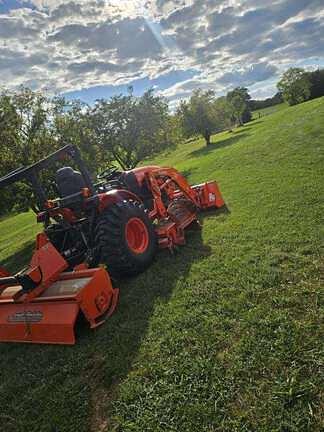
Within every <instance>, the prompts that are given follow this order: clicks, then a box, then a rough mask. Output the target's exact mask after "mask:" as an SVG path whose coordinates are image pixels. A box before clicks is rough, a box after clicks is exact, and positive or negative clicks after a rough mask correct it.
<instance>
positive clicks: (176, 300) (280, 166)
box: [0, 98, 324, 432]
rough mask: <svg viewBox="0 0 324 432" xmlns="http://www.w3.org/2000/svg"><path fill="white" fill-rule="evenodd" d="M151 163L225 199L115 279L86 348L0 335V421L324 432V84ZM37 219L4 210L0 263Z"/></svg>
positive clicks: (207, 431) (34, 426)
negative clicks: (111, 303) (320, 94)
mask: <svg viewBox="0 0 324 432" xmlns="http://www.w3.org/2000/svg"><path fill="white" fill-rule="evenodd" d="M154 162H157V163H161V164H165V165H173V166H176V167H177V168H178V169H180V170H181V171H183V172H184V173H185V174H186V175H187V176H188V178H189V179H190V181H191V182H201V181H203V180H211V179H216V180H217V181H218V182H219V184H220V187H221V190H222V192H223V195H224V199H225V200H226V202H227V205H228V208H229V213H227V214H225V213H223V214H221V215H215V214H213V213H208V214H206V215H203V216H202V218H201V221H202V224H203V228H202V231H193V232H190V233H188V236H187V240H188V241H187V245H186V246H184V247H182V248H181V249H180V251H179V253H177V254H176V255H174V256H172V255H170V254H168V253H166V252H161V253H160V254H159V255H158V257H157V259H156V261H155V263H154V264H153V266H152V267H151V268H150V269H149V270H148V271H146V272H145V273H144V274H142V275H140V276H139V277H137V278H134V279H131V280H128V281H123V282H122V283H120V285H119V286H120V288H121V299H120V304H119V307H118V309H117V311H116V313H115V314H114V315H113V317H112V318H111V319H110V320H109V321H107V322H106V324H105V325H104V326H102V327H101V328H99V329H98V330H97V331H90V330H88V329H87V328H82V329H80V331H79V333H80V334H79V337H78V343H77V345H76V346H74V347H59V346H35V345H33V346H26V345H16V344H11V345H9V344H8V345H7V344H1V345H0V430H1V431H6V432H10V431H18V432H19V431H28V432H29V431H41V432H54V431H59V432H65V431H71V432H72V431H78V432H85V431H87V432H88V431H93V432H97V431H119V432H124V431H125V432H126V431H127V432H146V431H150V432H160V431H161V432H162V431H177V432H187V431H188V432H189V431H190V432H216V431H219V432H223V431H224V432H235V431H245V432H248V431H249V432H252V431H256V432H270V431H271V432H275V431H278V432H279V431H280V432H296V431H298V432H299V431H300V432H305V431H311V432H316V431H318V432H319V431H320V430H323V429H322V428H323V426H324V418H323V417H324V416H323V385H324V380H323V354H324V353H323V298H322V296H321V293H322V294H323V270H324V261H323V256H324V250H323V249H324V230H323V225H324V216H323V215H324V169H323V167H324V98H321V99H317V100H313V101H310V102H307V103H304V104H301V105H298V106H295V107H285V108H283V109H281V110H280V111H279V112H277V113H273V114H271V115H267V116H264V117H262V118H260V119H257V120H254V121H253V122H251V123H250V124H248V125H245V126H244V127H242V128H239V129H237V130H235V132H234V133H228V132H226V133H222V134H219V135H216V136H214V137H213V140H212V145H211V146H210V147H209V148H206V147H205V146H204V144H203V141H202V140H196V141H193V142H190V143H186V144H184V145H182V146H180V147H179V148H177V149H175V150H173V151H172V152H169V153H166V154H164V155H162V156H161V157H160V158H159V159H157V160H155V161H154ZM36 230H37V228H36V226H34V225H33V223H32V215H31V214H25V215H20V216H16V217H14V218H11V219H5V220H2V221H1V222H0V238H1V240H0V262H1V263H5V264H8V265H9V267H10V268H11V270H14V269H15V268H17V267H19V266H20V265H21V264H22V262H23V260H24V259H25V258H26V254H28V252H29V250H30V245H29V243H28V242H29V241H30V240H31V239H32V238H33V237H34V234H35V232H36ZM21 251H22V252H21Z"/></svg>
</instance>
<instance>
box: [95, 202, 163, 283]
mask: <svg viewBox="0 0 324 432" xmlns="http://www.w3.org/2000/svg"><path fill="white" fill-rule="evenodd" d="M134 217H136V218H139V219H141V221H142V222H143V223H144V224H145V226H146V228H147V231H148V234H149V240H148V245H147V247H146V249H145V251H144V252H143V253H134V252H133V251H132V250H131V249H130V248H129V246H128V243H127V240H126V224H127V222H128V221H129V219H131V218H134ZM95 242H96V245H97V247H98V262H99V263H100V264H105V265H106V266H107V270H108V272H109V274H110V275H111V276H113V277H115V278H121V277H123V276H133V275H136V274H138V273H141V272H143V271H144V270H145V269H146V268H147V267H148V266H149V265H150V264H151V262H152V260H153V258H154V256H155V253H156V250H157V237H156V233H155V230H154V227H153V224H152V222H151V221H150V219H149V216H148V211H147V210H146V209H145V208H144V206H143V205H142V204H140V203H138V202H135V201H121V202H119V203H116V204H112V205H111V206H109V207H108V208H107V209H106V210H105V211H104V212H103V213H102V214H101V215H100V216H99V218H98V223H97V226H96V229H95Z"/></svg>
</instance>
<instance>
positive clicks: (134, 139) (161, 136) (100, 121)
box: [90, 89, 170, 169]
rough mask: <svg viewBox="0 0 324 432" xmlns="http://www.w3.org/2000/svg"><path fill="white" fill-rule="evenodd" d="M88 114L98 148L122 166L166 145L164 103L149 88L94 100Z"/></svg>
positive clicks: (131, 165) (167, 121) (167, 141)
mask: <svg viewBox="0 0 324 432" xmlns="http://www.w3.org/2000/svg"><path fill="white" fill-rule="evenodd" d="M90 116H91V121H92V127H93V129H94V131H95V134H96V137H97V140H98V145H99V146H100V148H101V151H102V152H103V153H104V154H105V155H106V156H105V157H111V158H112V159H114V160H116V161H117V162H118V163H119V164H120V166H121V167H122V168H123V169H129V168H134V167H135V166H136V165H137V164H138V162H139V161H140V160H142V159H144V158H145V157H147V156H150V155H152V154H153V153H155V152H157V151H160V150H162V149H163V148H165V147H166V146H168V145H169V144H170V142H169V140H170V134H169V130H168V126H169V113H168V104H167V103H166V101H165V100H164V99H163V98H162V97H160V96H156V95H154V92H153V90H152V89H150V90H148V91H146V92H145V93H144V94H143V96H141V97H135V96H134V95H133V92H132V89H130V91H129V93H128V94H127V95H118V96H114V97H112V98H110V99H109V100H100V101H97V103H96V105H95V107H94V108H93V110H92V112H91V113H90Z"/></svg>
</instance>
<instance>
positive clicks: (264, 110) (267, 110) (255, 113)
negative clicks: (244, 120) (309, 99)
mask: <svg viewBox="0 0 324 432" xmlns="http://www.w3.org/2000/svg"><path fill="white" fill-rule="evenodd" d="M286 108H287V104H286V103H284V102H283V103H281V104H277V105H273V106H270V107H267V108H261V109H258V110H255V111H253V112H252V118H253V119H258V118H260V117H263V116H266V115H269V114H274V113H276V112H278V111H281V110H284V109H286Z"/></svg>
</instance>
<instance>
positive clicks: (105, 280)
mask: <svg viewBox="0 0 324 432" xmlns="http://www.w3.org/2000/svg"><path fill="white" fill-rule="evenodd" d="M67 158H68V159H70V160H71V165H73V167H71V166H63V167H62V166H60V167H59V168H58V169H57V171H56V174H55V182H54V184H53V185H51V188H52V189H54V190H55V191H56V195H58V196H57V197H55V196H50V193H49V191H48V190H47V191H46V190H45V189H46V187H44V185H43V184H42V182H41V180H40V178H41V177H40V171H42V170H48V168H49V167H50V166H52V165H57V164H58V163H60V164H61V165H62V161H64V160H65V159H67ZM19 181H25V182H28V183H29V184H30V185H31V186H32V188H33V193H34V197H35V200H36V202H37V207H38V209H39V211H38V213H37V222H39V223H42V224H43V227H44V229H43V232H42V233H40V234H38V236H37V239H36V248H35V251H34V254H33V256H32V259H31V262H30V265H29V267H28V268H27V270H24V271H23V272H21V273H18V274H17V275H15V276H10V275H9V274H8V273H7V272H6V270H5V269H3V268H1V267H0V341H18V342H36V343H62V344H73V343H74V342H75V337H74V326H75V322H76V319H77V317H78V315H79V314H80V313H82V314H83V315H84V317H85V318H86V319H87V320H88V322H89V324H90V327H91V328H94V327H97V326H98V325H100V324H101V323H103V322H104V320H105V318H106V317H107V316H109V315H111V313H112V312H113V311H114V309H115V306H116V303H117V298H118V289H116V288H113V286H112V283H111V280H110V276H109V275H111V276H112V277H113V278H114V279H118V278H121V277H125V276H130V275H136V274H138V273H140V272H142V271H144V270H145V269H146V268H147V267H148V266H149V265H150V264H151V262H152V260H153V259H154V257H155V255H156V252H157V250H158V249H159V248H160V249H163V248H168V249H170V250H172V249H173V248H174V247H175V246H176V245H181V244H184V243H185V228H186V227H188V226H189V225H190V224H192V223H194V222H196V221H197V213H198V212H199V211H201V210H204V209H208V208H220V207H222V206H224V201H223V199H222V196H221V193H220V191H219V188H218V185H217V183H216V182H214V181H210V182H205V183H202V184H199V185H195V186H190V185H189V183H188V182H187V180H186V179H185V178H184V177H183V176H182V175H181V174H180V173H179V172H178V171H177V170H175V169H174V168H161V167H158V166H146V167H141V168H135V169H133V170H130V171H119V170H118V169H117V168H116V167H114V166H110V167H108V168H107V169H106V170H104V171H103V172H102V173H100V174H99V175H98V181H97V182H96V183H94V182H93V180H92V178H91V176H90V174H89V172H88V170H87V168H86V166H85V163H84V162H83V160H82V158H81V155H80V152H79V150H78V149H77V148H76V147H74V146H72V145H67V146H65V147H63V148H62V149H60V150H58V151H56V152H54V153H52V154H51V155H50V156H48V157H47V158H45V159H43V160H41V161H39V162H37V163H35V164H33V165H31V166H29V167H23V168H18V169H16V170H15V171H13V172H11V173H9V174H7V175H6V176H4V177H2V178H1V179H0V189H1V188H3V187H7V186H9V185H11V184H12V183H15V182H19ZM47 189H48V187H47ZM101 264H103V265H104V266H105V268H106V269H107V270H106V269H105V268H103V267H102V266H100V265H101ZM108 272H109V273H108Z"/></svg>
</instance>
